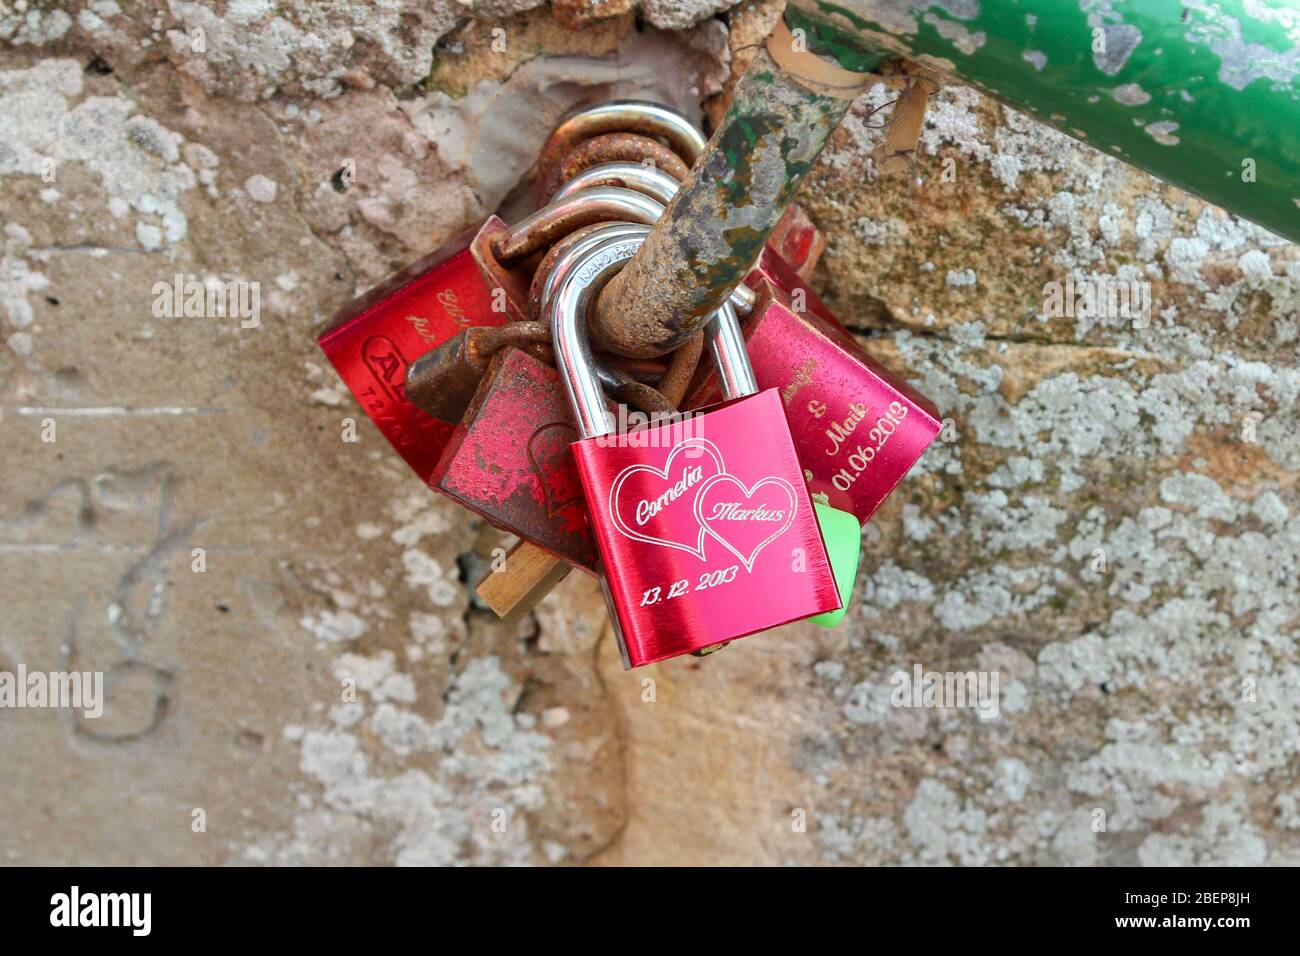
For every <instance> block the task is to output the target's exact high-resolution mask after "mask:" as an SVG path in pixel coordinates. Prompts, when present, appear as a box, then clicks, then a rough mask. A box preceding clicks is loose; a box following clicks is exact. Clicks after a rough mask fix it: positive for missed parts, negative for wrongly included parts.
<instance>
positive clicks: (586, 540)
mask: <svg viewBox="0 0 1300 956" xmlns="http://www.w3.org/2000/svg"><path fill="white" fill-rule="evenodd" d="M577 437H578V433H577V431H576V430H575V428H574V426H573V418H572V414H571V413H570V411H569V406H568V401H567V399H566V398H565V393H564V385H563V383H562V382H561V380H560V373H559V372H557V371H556V370H555V369H554V368H552V367H551V366H549V365H546V364H545V363H543V362H541V361H539V360H538V359H536V358H534V357H533V356H531V355H528V354H526V353H524V352H521V351H520V350H519V349H516V348H507V349H503V350H502V351H501V352H500V353H498V354H497V355H496V356H494V357H493V359H492V361H491V362H490V363H489V365H488V369H487V372H486V373H485V374H484V376H483V380H482V381H481V382H480V383H479V387H478V390H477V391H476V392H475V393H474V397H473V399H472V400H471V401H470V404H469V408H468V409H467V410H466V411H465V416H464V418H463V419H462V420H461V422H460V424H459V425H457V426H456V430H455V432H454V433H453V434H452V436H451V439H450V441H449V442H448V443H447V448H446V450H445V451H444V453H443V455H442V458H441V459H440V460H439V462H438V464H437V467H436V468H435V469H434V470H433V472H432V474H431V475H430V476H429V485H430V487H432V488H433V489H434V490H435V491H439V492H441V493H442V494H444V495H446V496H447V497H449V498H451V499H452V500H454V501H456V502H459V503H460V504H462V505H464V506H465V507H467V508H469V509H470V510H471V511H474V512H476V513H478V514H480V515H482V516H483V517H484V518H486V519H487V520H488V521H489V522H491V523H492V524H493V525H494V526H496V527H498V528H501V529H502V530H504V531H509V532H511V533H512V534H517V535H519V537H521V538H524V539H526V540H528V541H531V542H532V543H533V544H536V545H538V546H539V547H541V548H543V549H545V550H547V551H549V552H551V553H552V554H554V555H555V556H557V557H559V558H561V559H563V560H564V561H567V562H568V563H569V564H571V565H573V566H574V567H577V568H581V569H582V570H584V571H588V572H591V573H594V572H595V567H596V553H595V549H594V547H593V546H592V542H591V536H590V533H589V531H588V529H587V506H586V500H585V499H584V497H583V493H582V484H581V482H580V481H579V479H578V473H577V470H576V468H575V466H574V460H573V453H572V450H571V447H570V446H571V444H572V443H573V441H574V440H575V439H576V438H577Z"/></svg>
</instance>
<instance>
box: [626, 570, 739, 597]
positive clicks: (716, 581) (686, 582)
mask: <svg viewBox="0 0 1300 956" xmlns="http://www.w3.org/2000/svg"><path fill="white" fill-rule="evenodd" d="M739 570H740V565H738V564H733V565H732V566H731V567H729V568H723V569H722V570H720V571H705V572H704V573H703V574H701V575H700V577H699V580H698V581H696V582H695V586H694V587H691V579H690V578H682V579H681V580H679V581H674V582H673V583H672V584H671V585H670V586H669V588H668V590H667V591H666V592H665V591H664V589H663V588H662V587H659V586H656V587H652V588H649V589H647V590H646V592H645V594H643V595H641V607H649V606H651V605H653V604H658V603H659V602H660V601H671V600H672V599H673V598H679V597H681V596H682V595H683V594H685V593H686V592H687V591H704V590H706V589H708V588H716V587H721V586H722V585H724V584H730V583H731V582H732V581H734V580H736V572H738V571H739Z"/></svg>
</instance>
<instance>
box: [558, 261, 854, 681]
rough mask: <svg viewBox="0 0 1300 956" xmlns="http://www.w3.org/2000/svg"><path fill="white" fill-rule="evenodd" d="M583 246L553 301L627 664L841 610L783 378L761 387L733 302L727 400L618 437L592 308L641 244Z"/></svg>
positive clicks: (719, 317)
mask: <svg viewBox="0 0 1300 956" xmlns="http://www.w3.org/2000/svg"><path fill="white" fill-rule="evenodd" d="M642 241H643V240H642V239H641V237H631V238H628V237H622V238H611V239H610V240H609V241H608V242H606V243H604V244H602V245H600V246H597V247H596V248H594V249H590V250H588V251H586V252H584V253H582V254H581V255H578V256H575V259H576V261H575V262H574V263H573V264H572V267H571V268H569V267H568V266H567V265H566V267H564V268H563V269H561V268H560V267H557V270H556V272H557V274H560V273H561V271H563V273H564V277H563V279H561V280H560V282H559V284H558V286H557V288H556V290H555V294H554V295H553V297H552V298H551V299H550V301H549V303H548V309H547V311H548V314H549V316H550V321H551V327H552V331H553V341H554V345H555V356H556V364H557V366H558V367H559V369H560V371H561V373H562V375H563V378H564V383H565V388H566V391H567V393H568V396H569V400H570V404H571V406H572V408H573V410H574V417H575V421H576V424H577V427H578V432H579V434H580V435H581V436H582V438H581V439H580V440H579V441H577V442H575V443H574V444H573V446H572V448H573V453H574V460H575V462H576V464H577V468H578V474H579V477H580V478H581V480H582V485H583V489H584V492H585V495H586V499H587V506H588V511H589V515H590V522H591V529H592V533H593V537H594V539H595V542H596V547H597V550H598V552H599V554H600V566H601V572H602V575H601V576H602V581H603V583H604V585H605V594H606V599H607V603H608V604H609V607H610V615H611V618H612V619H613V622H614V625H615V633H616V635H617V636H618V641H619V647H620V649H621V651H622V654H623V664H624V666H625V667H639V666H641V665H643V664H650V663H653V662H655V661H660V660H664V659H666V658H670V657H676V656H677V655H680V654H687V653H698V652H702V651H706V650H708V649H711V648H714V647H716V646H718V645H721V644H725V643H727V642H729V641H732V640H735V639H737V638H741V637H745V636H747V635H750V634H754V633H757V632H758V631H763V630H767V629H768V628H772V627H776V626H778V625H781V624H785V623H788V622H790V621H794V620H799V619H802V618H806V617H812V616H814V615H817V614H821V613H823V612H826V611H833V610H838V609H839V608H840V607H841V603H840V597H839V594H838V592H837V587H836V583H835V578H834V575H833V573H832V570H831V566H830V561H829V559H828V558H827V554H826V548H825V545H824V543H823V541H822V536H821V531H820V529H819V528H818V525H817V520H816V516H815V513H814V511H813V507H812V501H811V499H810V498H809V495H808V490H807V487H806V486H805V484H804V481H803V476H802V472H801V468H800V465H799V459H798V457H797V456H796V454H795V450H794V443H793V441H792V440H791V437H790V429H789V426H788V424H787V423H786V419H785V414H784V412H783V411H782V408H781V399H780V396H779V395H778V393H777V392H776V390H775V389H769V390H768V391H765V392H761V393H760V392H758V388H757V385H756V384H755V382H754V377H753V370H752V368H751V367H750V365H749V360H748V357H747V356H746V354H745V347H744V339H743V336H742V335H741V332H740V325H739V323H738V321H737V320H736V315H735V312H734V311H733V309H732V307H731V305H730V304H729V303H728V304H726V305H724V306H723V307H722V308H721V309H719V311H718V312H717V313H716V314H715V316H714V317H713V319H712V320H711V321H710V323H709V325H708V327H707V329H706V336H707V340H708V344H709V348H710V352H711V354H712V356H713V359H714V363H715V365H716V367H717V370H718V374H719V377H720V379H721V381H722V382H723V391H724V394H725V395H726V396H727V399H728V400H727V401H725V402H724V403H723V404H721V405H718V406H716V407H713V408H709V409H707V410H705V411H703V412H697V413H694V414H693V415H691V416H689V417H686V418H684V419H678V420H674V421H668V422H663V421H661V422H657V423H653V424H651V425H650V426H649V427H647V428H644V429H641V430H637V431H631V432H628V433H626V434H618V433H617V429H616V426H615V423H614V421H613V420H612V417H611V416H610V414H609V411H608V407H607V405H606V402H605V397H604V394H603V392H602V390H601V385H600V382H599V380H598V378H597V375H596V372H595V368H594V364H593V361H592V356H591V350H590V345H589V344H588V341H587V334H586V314H587V309H588V307H589V305H590V304H591V301H592V299H593V297H594V296H595V294H596V293H597V292H599V290H600V289H601V288H602V287H603V286H604V284H605V283H606V282H607V281H608V280H609V279H610V278H611V277H612V276H613V274H614V273H615V272H617V270H618V269H619V268H621V266H622V265H623V264H624V263H625V262H626V261H627V260H628V259H630V258H631V257H632V255H633V254H634V253H635V252H636V250H637V249H638V248H639V247H640V245H641V242H642Z"/></svg>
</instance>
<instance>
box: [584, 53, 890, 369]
mask: <svg viewBox="0 0 1300 956" xmlns="http://www.w3.org/2000/svg"><path fill="white" fill-rule="evenodd" d="M841 39H842V40H843V42H842V43H841V45H840V46H839V47H838V48H837V56H836V57H835V58H828V59H826V60H825V61H823V62H825V63H826V67H827V68H829V69H840V70H841V75H840V76H839V77H838V79H839V80H840V81H841V82H843V83H846V84H849V85H850V87H851V86H852V85H853V84H856V88H855V89H853V91H852V92H850V91H849V89H839V90H836V89H834V88H833V83H832V84H828V85H818V84H815V83H814V84H812V85H811V86H809V85H804V84H801V83H800V82H798V81H796V79H795V78H794V77H792V76H790V75H788V74H787V73H786V72H785V71H784V70H782V69H781V68H780V66H778V65H777V63H775V62H774V61H773V60H772V59H771V57H770V56H769V54H768V51H767V50H760V51H759V52H758V54H757V55H756V56H755V58H754V60H753V62H752V63H751V64H750V67H749V69H748V70H747V71H746V73H745V75H744V77H743V78H742V79H741V82H740V83H738V84H737V87H736V92H735V94H734V95H733V97H732V103H731V107H730V108H729V109H728V111H727V114H726V116H725V117H724V119H723V121H722V124H721V125H720V126H719V127H718V129H717V131H715V133H714V134H713V138H712V139H711V140H710V141H709V144H708V146H707V147H706V149H705V151H704V153H703V155H702V156H701V158H700V159H698V160H697V161H696V163H695V165H694V167H693V168H692V170H691V174H690V176H688V177H687V179H686V182H685V183H683V184H682V187H681V188H680V189H679V190H678V192H677V195H676V197H675V198H674V199H673V201H672V203H671V204H669V206H668V208H667V209H666V210H665V211H664V214H663V216H662V217H661V218H660V220H659V222H658V223H657V224H656V226H655V228H654V230H653V231H652V232H651V234H650V236H649V237H648V238H647V239H646V242H645V244H644V245H643V246H642V247H641V249H640V250H638V251H637V254H636V256H635V257H634V258H633V259H632V260H631V262H630V263H629V264H628V265H627V266H626V267H625V268H624V269H623V271H622V272H621V273H619V274H618V275H617V276H615V277H614V279H613V280H612V281H611V282H610V283H609V285H608V286H606V287H605V289H604V290H603V291H602V292H601V295H600V297H599V298H598V299H597V301H596V306H595V308H594V309H593V314H592V317H591V322H590V331H591V338H592V341H593V342H595V343H596V344H597V345H598V346H599V347H600V348H602V349H605V350H607V351H611V352H615V353H617V354H620V355H626V356H631V357H634V358H648V357H652V356H657V355H663V354H665V353H667V352H669V351H671V350H673V349H675V348H678V347H679V346H680V345H682V344H683V343H684V342H686V341H687V340H688V339H690V338H691V337H693V336H694V335H695V334H696V333H697V332H698V331H699V330H700V328H701V327H702V326H703V325H704V323H705V321H707V319H708V318H709V317H710V316H711V315H712V314H713V312H714V310H716V309H717V308H718V306H719V305H721V304H722V302H723V300H724V299H726V297H727V295H728V294H729V293H730V292H731V290H732V289H734V288H735V287H736V286H737V285H738V284H739V283H740V282H741V280H742V279H744V277H745V275H746V273H747V272H748V271H749V270H750V268H751V267H752V266H753V263H754V260H755V258H756V257H757V256H758V254H759V252H760V250H761V249H762V248H763V243H765V242H766V241H767V237H768V235H769V234H770V233H771V232H772V229H773V228H774V227H775V226H776V223H777V220H778V219H780V218H781V215H782V214H783V213H784V212H785V209H786V207H787V206H789V205H790V203H791V201H793V199H794V195H795V191H796V190H797V189H798V188H799V183H800V182H801V181H802V180H803V177H804V176H805V175H807V173H808V171H809V170H810V169H811V168H812V166H813V163H814V162H815V161H816V160H817V157H818V155H820V153H821V151H822V147H823V146H825V145H826V139H827V137H828V136H830V134H831V133H832V132H834V130H835V129H836V127H837V126H839V124H840V121H841V120H842V119H843V118H844V114H845V113H846V112H847V111H848V109H849V106H850V105H852V97H853V93H854V92H860V91H861V89H863V88H865V86H866V82H867V81H865V80H862V79H858V78H854V77H849V76H846V75H845V72H846V71H843V69H842V68H840V67H838V66H837V65H836V63H835V62H834V60H835V59H843V60H846V61H850V62H852V63H853V64H854V72H861V71H863V70H869V69H871V68H873V67H875V66H876V65H878V64H879V63H880V62H881V61H882V60H883V54H882V53H880V52H879V51H876V52H874V53H872V52H871V51H870V50H865V49H863V48H862V47H861V45H860V44H859V43H858V41H857V40H855V39H853V38H851V37H850V38H847V39H843V38H841ZM818 52H819V51H818ZM811 55H812V57H813V58H817V52H813V53H811ZM805 59H807V58H805ZM831 79H832V80H834V79H836V78H835V77H832V78H831ZM629 290H632V291H630V292H629Z"/></svg>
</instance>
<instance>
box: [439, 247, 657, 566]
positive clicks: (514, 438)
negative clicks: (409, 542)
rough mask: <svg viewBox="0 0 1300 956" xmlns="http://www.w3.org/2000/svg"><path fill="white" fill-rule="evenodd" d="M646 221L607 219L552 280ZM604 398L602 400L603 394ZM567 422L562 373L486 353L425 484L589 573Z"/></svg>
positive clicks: (512, 354) (609, 379) (513, 354)
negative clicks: (590, 251)
mask: <svg viewBox="0 0 1300 956" xmlns="http://www.w3.org/2000/svg"><path fill="white" fill-rule="evenodd" d="M649 231H650V228H649V227H648V226H644V225H639V224H635V223H613V224H609V225H605V226H602V227H600V228H599V229H598V230H596V231H595V232H594V233H592V234H590V235H587V236H584V237H582V238H581V239H580V240H578V241H577V242H576V243H575V244H574V246H573V248H572V250H571V254H570V255H569V256H568V257H566V260H565V261H564V262H561V263H558V264H557V267H556V268H555V269H554V270H552V271H551V272H550V273H549V274H548V277H547V278H548V283H547V287H548V288H553V286H554V283H555V282H557V281H559V280H560V279H561V278H563V276H565V275H566V274H567V273H568V270H569V269H570V268H571V266H570V263H571V262H572V261H574V256H577V255H581V254H582V253H584V252H585V251H586V250H588V249H592V248H596V247H598V246H599V245H601V244H602V243H604V242H607V241H608V240H609V239H611V238H627V237H639V238H644V236H645V235H646V234H647V233H648V232H649ZM597 374H598V375H599V376H600V378H601V380H602V383H603V385H604V386H605V387H606V388H610V389H621V388H625V387H627V386H628V384H629V380H628V379H627V378H626V377H625V376H622V375H620V374H619V373H618V372H617V370H615V369H612V368H608V367H605V366H599V365H598V366H597ZM602 400H603V399H602ZM576 438H577V433H576V432H575V431H574V429H573V424H572V419H571V415H570V414H569V408H568V403H567V401H566V399H565V392H564V385H563V382H562V381H561V379H560V373H559V372H557V371H556V370H555V369H554V368H552V367H551V366H550V365H547V364H546V363H544V362H541V361H539V360H538V359H536V358H535V357H533V356H531V355H527V354H525V353H524V352H521V351H519V350H518V349H507V350H505V351H504V352H502V353H499V354H498V355H497V356H496V357H494V358H493V359H492V362H491V364H490V365H489V367H488V371H487V373H486V374H485V375H484V376H483V378H482V380H481V381H480V383H479V386H478V389H477V391H476V392H475V393H474V396H473V398H472V400H471V401H470V403H469V407H468V408H467V409H466V411H465V414H464V416H463V417H462V419H461V421H460V423H459V424H458V425H457V426H456V430H455V432H454V434H453V435H452V437H451V440H450V441H449V442H448V444H447V447H446V450H445V452H444V453H443V455H442V457H441V458H440V460H439V461H438V463H437V466H436V467H435V468H434V469H432V471H431V472H430V473H429V478H428V480H429V485H430V487H432V488H433V489H434V490H436V491H439V492H441V493H442V494H444V495H446V496H447V497H449V498H451V499H452V500H454V501H457V502H459V503H460V504H462V505H464V506H465V507H467V508H469V509H470V510H471V511H474V512H476V513H477V514H480V515H482V516H483V517H484V518H486V519H487V520H488V521H490V522H491V523H492V524H493V525H495V526H497V527H499V528H502V529H504V530H506V531H509V532H511V533H512V534H517V535H519V537H521V538H523V539H524V540H526V541H530V542H532V543H533V544H536V545H538V546H539V547H541V548H543V549H544V550H546V551H549V552H550V553H551V554H554V555H555V556H557V557H559V558H561V559H562V560H564V561H566V562H568V563H569V564H571V565H573V566H574V567H577V568H580V569H582V570H584V571H587V572H589V573H595V563H596V561H595V551H594V549H593V548H592V543H591V538H590V535H589V534H588V532H587V515H586V504H585V502H584V500H583V498H582V492H581V488H580V487H579V484H578V479H577V472H576V471H575V470H574V465H573V455H572V453H571V452H570V449H569V446H570V444H571V443H572V442H573V441H574V439H576Z"/></svg>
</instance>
